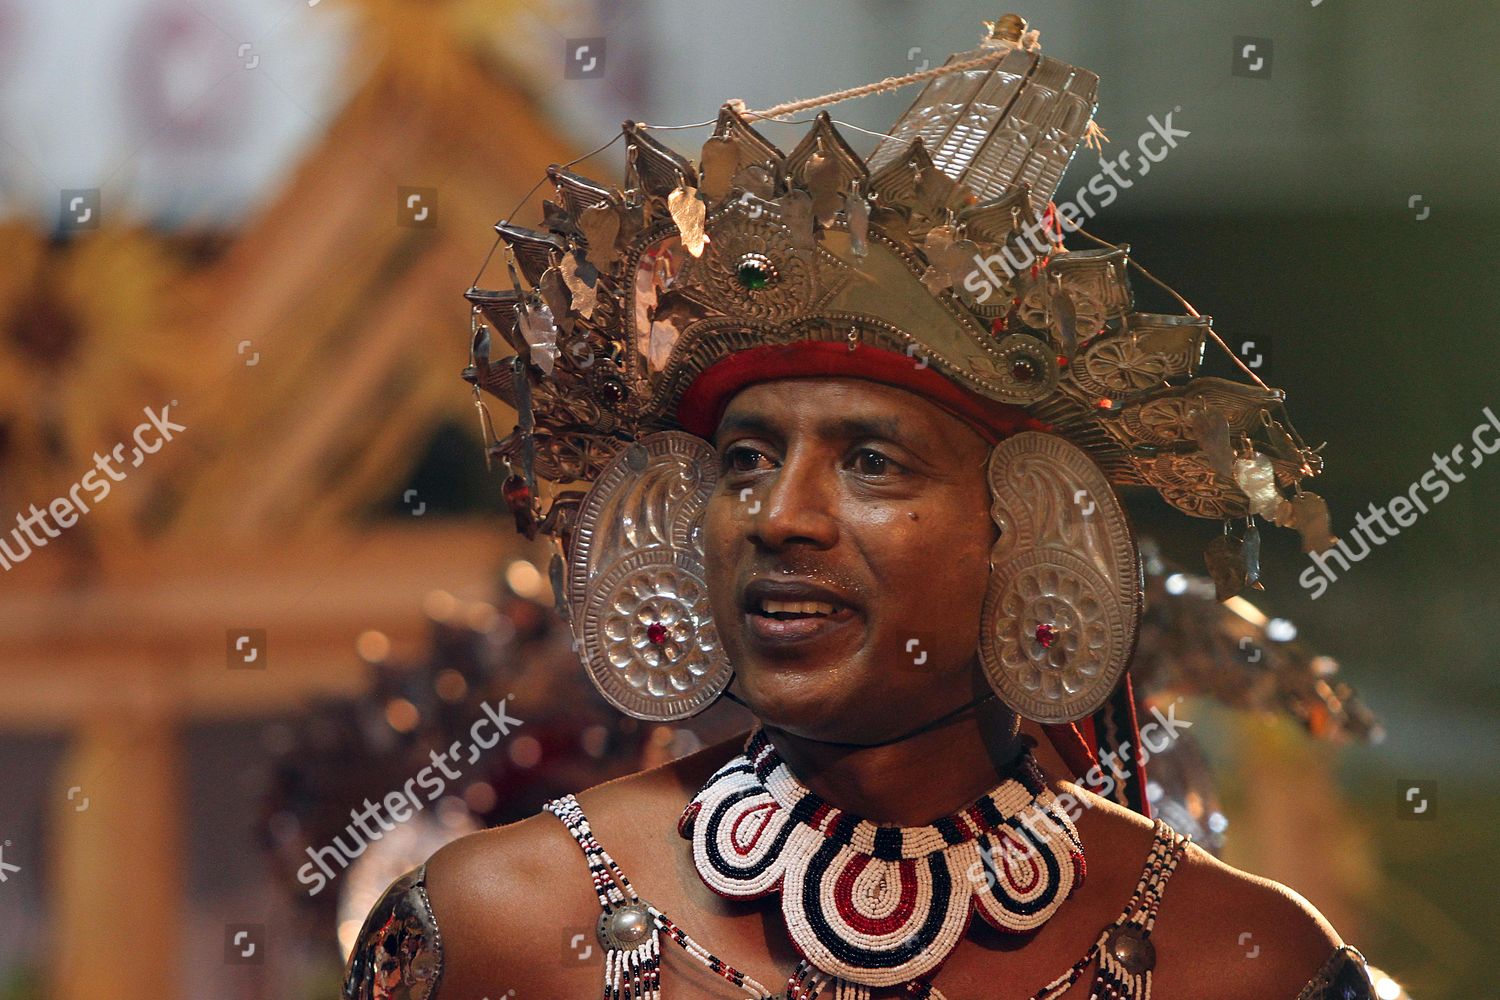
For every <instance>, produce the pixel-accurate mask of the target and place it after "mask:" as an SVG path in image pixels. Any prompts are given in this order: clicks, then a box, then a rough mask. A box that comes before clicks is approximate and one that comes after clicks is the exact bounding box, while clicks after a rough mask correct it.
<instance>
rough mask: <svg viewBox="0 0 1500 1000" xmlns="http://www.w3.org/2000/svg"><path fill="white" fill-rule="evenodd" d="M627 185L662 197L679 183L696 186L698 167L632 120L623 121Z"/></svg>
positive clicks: (664, 197) (683, 185) (680, 185)
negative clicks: (695, 167)
mask: <svg viewBox="0 0 1500 1000" xmlns="http://www.w3.org/2000/svg"><path fill="white" fill-rule="evenodd" d="M624 128H625V152H626V185H627V186H628V187H632V188H638V189H639V190H641V191H642V192H644V193H645V194H648V195H650V196H652V197H656V198H661V199H662V200H663V201H665V200H666V198H667V197H668V196H669V195H670V194H671V193H672V192H673V191H676V190H677V189H678V188H679V187H694V188H695V187H697V186H698V171H696V170H694V169H693V165H692V164H691V163H690V162H688V160H687V159H686V158H685V157H682V156H679V155H678V154H677V153H675V152H673V151H672V150H670V149H668V148H667V147H666V146H663V145H662V144H661V143H659V142H657V141H656V140H655V139H653V138H651V136H650V135H648V134H647V133H646V131H645V130H644V129H642V128H641V127H640V126H639V125H637V124H636V123H635V122H629V121H628V122H626V123H625V126H624Z"/></svg>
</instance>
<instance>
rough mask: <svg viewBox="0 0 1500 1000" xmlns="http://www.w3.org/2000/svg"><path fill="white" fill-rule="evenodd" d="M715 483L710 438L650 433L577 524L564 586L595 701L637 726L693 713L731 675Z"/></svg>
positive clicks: (612, 468) (624, 457)
mask: <svg viewBox="0 0 1500 1000" xmlns="http://www.w3.org/2000/svg"><path fill="white" fill-rule="evenodd" d="M717 481H718V465H717V463H716V461H715V452H714V449H713V446H712V445H710V444H709V443H708V442H707V441H705V440H704V439H703V438H700V437H697V436H695V435H692V434H688V433H685V432H683V431H661V432H658V433H654V434H647V435H644V436H642V437H641V438H640V439H639V440H637V441H636V442H635V443H634V444H631V445H628V446H626V447H625V448H624V449H623V450H621V451H620V452H618V453H617V454H616V455H615V456H614V457H613V458H612V459H611V460H610V461H609V463H608V464H607V465H605V467H604V470H603V471H602V472H601V473H600V475H599V478H598V479H597V480H596V481H595V482H594V484H593V486H592V487H591V488H590V489H589V491H588V493H587V494H586V495H585V497H584V499H583V502H582V504H581V505H580V507H579V510H578V513H577V516H576V519H575V521H574V522H573V525H572V537H571V543H570V546H569V552H568V562H567V588H568V603H569V605H570V608H571V613H572V626H573V631H574V636H575V638H576V639H577V643H578V648H579V651H580V655H581V658H582V660H583V664H584V667H585V669H586V671H587V672H588V675H589V679H590V680H592V681H593V683H594V686H595V687H597V688H598V689H599V693H600V694H602V695H603V696H604V697H605V699H606V700H608V701H609V703H610V704H611V705H613V706H615V707H616V708H618V709H619V710H620V711H622V712H624V713H625V714H626V715H630V716H633V717H635V718H637V719H646V720H651V721H656V722H666V721H671V720H674V719H684V718H687V717H688V716H691V715H696V714H697V713H698V712H701V711H702V710H703V709H705V708H707V707H708V706H709V705H710V704H712V703H713V702H714V700H715V699H717V698H718V697H719V695H720V694H722V693H723V691H724V689H725V687H727V686H728V684H729V681H730V679H731V677H732V676H733V669H732V668H731V666H730V663H729V660H728V658H727V657H726V656H725V654H724V649H723V647H722V645H721V644H720V642H719V634H718V630H717V628H716V627H715V625H714V621H713V615H712V613H711V611H710V608H709V603H708V583H707V580H706V577H705V567H704V562H703V544H702V522H703V512H704V508H705V507H706V506H707V503H708V498H709V496H710V495H711V494H712V493H713V490H714V487H715V485H716V483H717Z"/></svg>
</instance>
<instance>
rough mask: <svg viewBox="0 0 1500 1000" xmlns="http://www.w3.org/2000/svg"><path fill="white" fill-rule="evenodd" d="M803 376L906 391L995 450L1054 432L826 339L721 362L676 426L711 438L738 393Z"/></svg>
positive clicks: (699, 381) (899, 362)
mask: <svg viewBox="0 0 1500 1000" xmlns="http://www.w3.org/2000/svg"><path fill="white" fill-rule="evenodd" d="M799 376H800V377H809V376H822V377H844V378H863V379H869V380H870V381H872V382H880V383H883V384H885V385H892V386H896V387H897V388H899V389H907V390H909V391H911V392H914V393H916V394H917V395H919V396H922V397H924V398H926V399H927V400H928V401H929V402H931V403H932V404H933V405H935V406H938V407H941V408H942V409H944V410H946V411H948V412H949V413H951V414H953V415H954V416H956V417H958V418H959V419H961V420H964V421H966V422H967V423H968V424H969V425H970V426H972V427H973V428H974V429H975V430H976V431H978V432H979V433H980V434H981V435H982V436H983V437H984V439H985V441H987V442H988V443H989V444H991V445H993V444H996V443H998V442H999V441H1000V440H1001V439H1003V438H1007V437H1009V436H1010V435H1012V434H1015V433H1017V432H1019V431H1025V430H1033V431H1048V430H1051V427H1049V426H1048V425H1047V424H1045V423H1043V422H1042V421H1040V420H1037V419H1036V418H1035V417H1033V416H1031V415H1030V414H1029V413H1027V412H1026V411H1025V410H1023V409H1021V408H1020V407H1019V406H1012V405H1010V404H1008V403H999V402H996V401H994V400H992V399H985V398H984V397H983V396H980V395H979V394H977V393H974V392H970V391H969V390H968V389H965V388H963V387H962V386H960V385H959V384H958V383H956V382H954V381H952V380H951V379H949V378H948V377H947V376H945V375H941V374H939V373H938V371H937V369H935V368H932V367H930V366H924V367H919V366H918V363H917V362H916V361H915V360H913V359H912V358H911V357H909V356H907V355H905V354H897V353H896V352H895V351H888V350H885V349H884V348H880V347H870V346H868V345H865V344H859V345H858V346H856V347H855V348H854V350H852V351H851V350H850V349H849V345H848V344H846V343H843V342H834V341H823V340H804V341H799V342H798V343H795V344H766V345H763V346H761V347H751V348H746V349H745V350H742V351H736V352H735V353H733V354H730V355H728V356H727V357H724V358H721V359H720V360H718V361H716V362H714V363H713V364H712V365H710V366H709V367H708V368H707V369H705V370H704V371H703V372H702V373H701V374H700V375H699V376H698V377H697V378H696V379H694V380H693V383H692V385H690V386H688V388H687V391H686V392H684V393H683V394H682V399H681V401H680V402H679V403H678V406H677V419H678V422H679V423H681V424H682V427H683V429H684V430H686V431H687V432H688V433H690V434H696V435H698V436H699V437H702V438H712V437H713V434H714V431H715V430H717V429H718V426H719V420H720V419H721V418H722V417H723V416H724V410H725V409H726V408H727V407H728V406H729V401H730V400H731V399H733V398H734V394H735V393H737V392H739V391H740V390H741V389H743V388H745V387H746V386H748V385H753V384H755V383H756V382H768V381H770V380H772V379H779V378H797V377H799Z"/></svg>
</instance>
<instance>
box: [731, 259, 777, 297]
mask: <svg viewBox="0 0 1500 1000" xmlns="http://www.w3.org/2000/svg"><path fill="white" fill-rule="evenodd" d="M736 273H737V275H738V276H739V279H740V284H741V285H743V286H745V287H746V288H748V289H749V290H750V291H752V292H758V291H760V290H761V289H762V288H765V287H766V286H767V285H769V284H770V283H771V272H770V270H769V269H767V267H766V266H765V265H764V264H761V263H758V262H757V261H753V260H752V261H746V262H745V263H743V264H741V265H740V267H739V270H738V271H737V272H736Z"/></svg>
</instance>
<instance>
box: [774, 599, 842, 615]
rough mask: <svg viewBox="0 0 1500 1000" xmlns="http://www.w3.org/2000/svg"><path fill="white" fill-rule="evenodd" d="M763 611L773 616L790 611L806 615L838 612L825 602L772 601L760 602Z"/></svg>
mask: <svg viewBox="0 0 1500 1000" xmlns="http://www.w3.org/2000/svg"><path fill="white" fill-rule="evenodd" d="M760 609H761V611H763V612H765V613H766V614H771V613H773V612H776V611H790V612H792V613H794V614H804V615H831V614H833V613H834V611H835V610H837V609H836V608H835V607H834V606H833V605H832V604H828V603H826V602H824V601H771V600H763V601H761V602H760Z"/></svg>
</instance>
